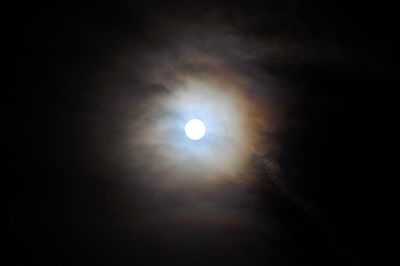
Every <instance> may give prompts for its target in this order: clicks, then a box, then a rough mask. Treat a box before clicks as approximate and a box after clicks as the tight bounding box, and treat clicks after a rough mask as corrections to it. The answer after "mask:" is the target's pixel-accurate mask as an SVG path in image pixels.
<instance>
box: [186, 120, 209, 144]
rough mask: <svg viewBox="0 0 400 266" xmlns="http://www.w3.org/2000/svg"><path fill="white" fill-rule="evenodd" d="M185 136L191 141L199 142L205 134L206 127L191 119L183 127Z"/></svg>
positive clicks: (201, 122)
mask: <svg viewBox="0 0 400 266" xmlns="http://www.w3.org/2000/svg"><path fill="white" fill-rule="evenodd" d="M185 133H186V136H187V137H188V138H189V139H191V140H199V139H201V138H203V137H204V134H205V133H206V125H205V124H204V123H203V121H201V120H200V119H191V120H189V121H188V122H187V123H186V126H185Z"/></svg>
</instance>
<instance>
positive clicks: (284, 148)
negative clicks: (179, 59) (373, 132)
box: [10, 1, 399, 266]
mask: <svg viewBox="0 0 400 266" xmlns="http://www.w3.org/2000/svg"><path fill="white" fill-rule="evenodd" d="M167 2H169V1H162V2H157V1H142V2H138V1H109V2H105V1H93V2H87V1H78V2H73V1H54V2H52V3H45V2H36V1H18V2H16V5H15V24H16V25H15V26H16V33H15V35H16V47H15V81H16V89H15V90H16V92H17V104H16V106H15V107H14V108H13V109H14V110H13V111H12V113H13V116H15V119H14V120H15V121H16V128H17V132H18V133H17V135H16V137H17V141H16V142H17V143H18V146H19V145H20V147H21V148H18V150H17V152H16V155H14V156H13V164H12V167H14V168H15V170H14V173H16V174H17V178H15V180H16V182H15V183H16V185H15V188H16V189H15V193H14V197H13V199H12V202H11V204H12V209H13V213H12V215H11V219H10V221H11V227H12V232H13V235H14V236H15V240H16V243H17V246H16V248H17V251H18V253H19V254H20V256H18V258H17V259H19V258H22V259H24V260H28V261H30V263H28V264H27V265H36V264H38V265H39V264H40V265H44V264H49V265H270V266H275V265H276V266H278V265H296V266H299V265H308V266H311V265H365V264H366V262H368V261H369V260H370V252H369V251H370V250H371V249H373V248H371V246H370V244H369V243H370V239H369V238H370V229H368V226H367V225H366V223H367V222H366V220H368V219H369V217H370V215H371V212H372V213H373V211H371V212H370V210H369V206H371V205H370V204H369V202H370V199H368V198H369V197H370V194H369V193H368V192H367V191H365V190H366V189H365V187H366V184H367V183H371V182H372V179H371V178H370V177H368V176H367V175H366V172H368V171H366V169H365V167H366V165H368V164H372V163H373V162H374V159H373V157H369V156H368V153H367V152H368V148H369V146H373V145H374V144H372V143H368V142H365V141H364V139H363V136H364V131H365V130H366V128H370V127H373V128H376V127H378V126H379V125H378V122H377V119H378V118H377V117H376V116H377V114H376V113H375V112H374V111H373V110H374V108H378V107H377V105H378V104H381V103H379V102H378V101H379V98H378V97H376V98H375V95H376V94H385V93H386V91H388V90H390V89H393V88H395V87H396V86H397V85H398V82H399V80H398V79H399V78H398V75H397V73H396V72H395V55H394V52H393V51H394V50H395V48H396V42H395V37H394V35H395V32H396V31H395V28H396V24H395V16H394V14H393V13H394V12H393V11H391V8H390V7H386V6H384V5H383V4H380V5H379V6H378V5H376V4H365V3H353V2H351V1H346V2H344V3H340V2H337V1H333V2H331V3H328V2H325V1H314V2H313V1H311V2H309V1H259V2H257V1H242V2H243V3H239V2H230V1H218V3H212V2H209V1H201V3H200V2H196V3H195V2H193V3H183V2H182V3H179V2H174V3H167ZM160 21H161V22H160ZM164 21H167V23H166V24H164ZM186 25H196V27H198V28H200V29H201V30H199V32H200V33H199V34H200V35H201V34H203V35H204V34H205V35H207V34H208V31H209V30H210V29H212V30H213V31H212V33H210V34H213V36H215V35H218V34H219V32H220V29H221V28H223V29H226V28H229V29H234V32H237V33H238V34H237V36H239V37H240V45H241V44H243V47H244V50H246V48H247V47H248V50H251V49H252V48H251V47H252V46H251V45H250V44H247V41H248V40H250V42H251V43H256V47H258V48H259V50H260V51H258V50H257V52H255V53H254V54H253V53H252V51H250V52H249V54H247V53H244V54H243V53H242V54H239V55H238V56H239V57H246V56H249V57H250V59H249V60H248V61H246V62H248V64H250V65H251V66H252V67H254V69H257V71H258V72H257V73H258V74H257V75H258V76H260V75H262V73H266V75H269V76H272V77H273V79H274V80H276V81H277V82H278V83H279V84H280V87H281V88H282V90H284V91H285V115H284V116H282V117H281V118H280V119H281V121H280V123H281V124H283V125H284V130H281V131H279V136H277V137H276V138H277V139H278V140H277V143H278V145H279V147H280V148H279V152H278V153H276V154H274V155H272V156H273V157H274V160H275V161H276V162H277V163H278V164H279V167H280V169H281V170H282V172H281V173H280V175H279V178H276V177H275V178H274V177H271V176H268V173H267V174H265V173H264V174H263V173H261V174H259V175H261V176H263V175H265V176H264V178H265V179H271V180H272V181H271V182H269V183H268V185H267V186H266V185H265V182H260V183H256V184H255V185H254V187H252V188H248V187H246V188H245V189H244V190H246V189H249V190H250V191H251V192H250V195H256V196H254V197H253V196H252V199H251V200H249V201H246V200H244V202H239V203H237V204H238V205H240V206H242V205H243V206H244V207H243V208H247V207H246V206H247V205H246V204H248V205H251V206H250V207H248V208H251V210H252V211H251V214H252V215H253V217H255V218H254V219H255V220H256V222H255V224H256V226H238V225H236V224H235V223H233V224H231V223H229V222H226V223H222V224H219V223H210V224H208V223H204V222H199V224H197V223H196V222H193V221H192V222H190V223H189V222H188V223H183V224H176V223H173V222H171V221H170V220H168V219H169V218H170V215H171V214H169V213H168V211H166V210H165V209H167V208H168V206H169V205H167V203H165V204H164V203H160V202H162V201H163V199H165V198H163V197H165V195H164V196H160V197H161V199H160V198H157V197H158V196H155V195H153V194H154V193H156V192H157V191H156V192H154V191H152V189H151V186H150V187H147V188H143V187H142V186H141V185H142V184H141V183H135V182H131V183H129V182H125V181H124V180H126V179H127V176H129V178H133V179H135V178H136V177H137V178H138V179H140V178H146V177H147V176H145V171H144V170H141V169H134V170H130V169H128V167H124V166H125V165H124V164H121V163H120V162H119V158H120V157H118V155H116V156H114V153H115V150H113V147H114V146H115V145H122V144H121V143H122V142H121V143H120V142H118V141H119V139H115V138H119V137H120V136H121V135H123V133H118V132H117V133H115V131H118V130H119V128H117V129H116V128H115V127H117V126H116V125H117V123H119V122H118V121H119V120H115V119H114V116H118V114H119V113H118V112H116V111H115V110H118V108H119V107H120V106H121V105H122V104H123V103H124V104H125V103H126V102H123V103H122V102H119V100H118V99H123V98H124V97H131V98H134V101H137V102H141V101H142V99H144V98H146V97H147V96H148V94H151V93H152V92H151V90H150V89H151V88H150V87H146V90H142V89H133V91H132V92H126V91H125V90H123V89H121V87H123V85H121V84H120V83H124V82H125V83H126V82H131V83H135V82H136V81H137V80H139V79H140V77H138V76H139V74H137V73H140V71H139V72H138V71H137V69H142V68H149V66H148V65H146V63H147V62H146V58H147V57H146V56H149V57H151V56H152V55H153V54H155V53H158V54H157V55H160V54H161V55H168V56H170V57H171V58H174V56H175V54H174V53H176V51H178V52H177V53H179V49H176V50H174V49H175V48H174V45H175V44H176V45H178V47H179V45H180V44H179V42H178V41H176V42H174V40H176V39H174V40H172V41H169V42H168V43H166V42H164V40H167V39H168V37H169V36H174V37H173V38H176V36H181V35H180V34H181V33H182V32H183V33H182V35H184V34H186V33H184V32H185V27H186ZM214 30H215V31H214ZM175 32H178V33H176V36H175V35H174V34H175ZM171 34H172V35H171ZM196 34H197V33H196ZM184 36H186V35H184ZM188 36H191V35H188ZM225 37H226V36H222V37H221V40H222V39H224V38H225ZM182 39H183V40H187V43H189V45H194V46H196V47H200V48H199V49H202V48H204V47H203V46H205V45H208V43H207V42H204V43H202V42H201V43H196V42H195V41H193V40H191V39H185V38H182ZM218 40H220V39H218ZM254 40H255V41H254ZM175 47H176V46H175ZM215 47H217V46H215ZM240 47H241V49H243V47H242V46H240ZM204 49H206V50H207V49H208V50H211V51H212V50H214V49H216V48H214V46H213V44H210V46H207V47H206V48H204ZM171 50H174V53H172V52H171V54H172V55H171V54H170V53H169V51H171ZM208 50H207V51H208ZM152 51H157V52H154V53H153V52H152ZM160 51H162V52H160ZM165 51H167V52H165ZM225 52H226V55H225V54H224V53H225ZM215 53H216V54H223V55H222V56H226V57H227V58H228V57H229V60H230V61H229V62H230V63H232V62H234V59H232V58H234V57H235V55H236V53H235V50H233V52H232V53H231V51H230V50H229V48H227V49H226V50H225V49H222V50H215ZM143 55H145V56H143ZM246 58H247V57H246ZM118 60H120V61H123V62H124V63H123V65H124V66H125V67H124V68H123V71H125V72H123V73H120V72H119V70H121V67H120V66H118V67H117V66H115V64H116V63H115V61H118ZM124 60H125V61H124ZM172 60H173V59H172ZM118 62H119V61H118ZM232 64H235V65H236V66H237V68H238V69H245V68H246V67H245V66H240V65H238V63H236V61H235V62H234V63H232ZM127 66H129V67H127ZM150 68H151V66H150ZM131 69H134V72H135V75H137V76H133V77H129V73H130V72H129V71H130V70H131ZM195 70H196V69H195ZM127 73H128V74H127ZM260 73H261V74H260ZM121 77H122V78H121ZM121 79H124V81H118V82H116V81H115V80H121ZM110 80H111V83H112V84H114V83H113V82H115V84H118V85H115V90H113V91H112V93H108V92H107V93H105V92H104V91H105V89H104V88H105V87H106V86H105V85H104V83H107V84H110ZM125 83H124V84H125ZM143 86H144V85H143ZM146 86H147V85H146ZM149 90H150V92H149ZM110 106H111V107H110ZM121 108H122V107H121ZM110 110H112V111H110ZM371 111H372V112H371ZM96 119H97V120H96ZM133 119H134V118H133ZM98 120H100V122H98ZM93 121H97V122H93ZM110 121H112V122H110ZM115 121H117V122H115ZM99 125H100V126H99ZM97 126H98V127H99V128H102V129H104V128H107V129H106V131H107V133H105V136H106V137H104V138H96V137H94V135H93V132H97V131H96V130H98V128H96V127H97ZM109 132H113V133H112V134H111V133H109ZM100 140H101V141H102V142H103V143H104V142H106V144H105V145H103V146H102V148H101V149H97V148H96V147H95V146H96V145H97V144H99V143H97V142H99V141H100ZM371 149H372V148H371ZM116 150H117V151H118V149H116ZM108 151H109V152H110V153H112V154H113V156H114V157H113V156H108V157H107V156H103V153H107V152H108ZM136 153H137V154H136V155H137V156H140V151H136ZM111 157H112V158H111ZM125 159H126V158H124V160H125ZM364 159H365V160H364ZM255 168H257V166H255ZM256 170H257V169H256ZM143 176H144V177H143ZM230 189H231V190H232V191H242V189H243V188H241V187H238V186H237V184H234V185H232V186H230V187H228V188H226V190H229V191H228V192H222V193H226V194H227V195H230V193H232V194H235V193H236V192H230V191H231V190H230ZM204 193H211V194H212V193H221V192H220V191H218V190H217V189H215V190H213V191H206V192H204ZM237 193H243V192H237ZM235 195H236V194H235ZM240 195H242V194H240ZM171 197H172V198H168V204H172V205H174V204H177V205H178V204H183V203H182V201H183V200H182V199H180V198H179V194H178V195H177V196H176V198H173V196H171ZM238 201H240V200H238ZM235 204H236V203H235ZM257 226H258V227H257ZM260 228H261V229H260Z"/></svg>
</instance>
